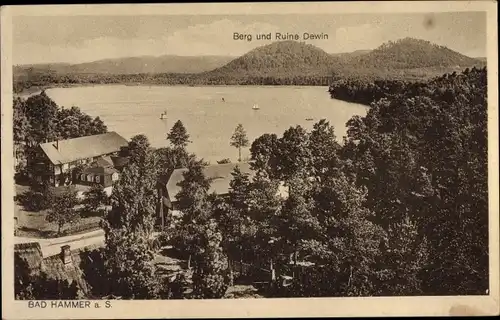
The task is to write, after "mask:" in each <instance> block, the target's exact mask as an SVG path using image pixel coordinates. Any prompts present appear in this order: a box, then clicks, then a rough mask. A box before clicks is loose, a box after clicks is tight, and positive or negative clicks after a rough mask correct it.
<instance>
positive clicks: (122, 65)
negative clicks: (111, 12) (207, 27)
mask: <svg viewBox="0 0 500 320" xmlns="http://www.w3.org/2000/svg"><path fill="white" fill-rule="evenodd" d="M233 59H234V57H231V56H200V57H190V56H175V55H164V56H159V57H155V56H141V57H129V58H117V59H103V60H98V61H93V62H86V63H79V64H68V63H53V64H35V65H20V66H15V67H14V72H15V73H16V71H17V73H18V74H19V73H24V74H26V73H27V72H29V70H30V68H31V70H32V72H38V73H40V72H55V73H58V74H92V73H97V74H109V75H112V74H139V73H152V74H155V73H201V72H205V71H210V70H213V69H215V68H218V67H220V66H223V65H224V64H226V63H228V62H229V61H231V60H233Z"/></svg>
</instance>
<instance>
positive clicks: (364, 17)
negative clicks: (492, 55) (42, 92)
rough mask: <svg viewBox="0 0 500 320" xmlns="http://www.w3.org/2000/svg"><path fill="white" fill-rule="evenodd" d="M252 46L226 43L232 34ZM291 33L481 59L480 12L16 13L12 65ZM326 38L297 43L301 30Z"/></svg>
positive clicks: (197, 48) (359, 46) (219, 48)
mask: <svg viewBox="0 0 500 320" xmlns="http://www.w3.org/2000/svg"><path fill="white" fill-rule="evenodd" d="M235 32H237V33H240V34H252V35H253V37H252V41H246V40H234V33H235ZM276 32H280V33H291V34H298V35H299V36H300V41H304V42H306V43H311V44H314V45H316V46H318V47H320V48H322V49H323V50H325V51H326V52H328V53H341V52H352V51H355V50H370V49H375V48H377V47H378V46H380V45H381V44H382V43H385V42H387V41H389V40H392V41H394V40H397V39H402V38H405V37H413V38H419V39H424V40H428V41H431V42H433V43H436V44H439V45H444V46H446V47H448V48H450V49H452V50H455V51H458V52H460V53H462V54H465V55H467V56H470V57H484V56H486V14H485V13H484V12H451V13H436V14H434V13H428V14H424V13H415V14H387V13H384V14H333V15H332V14H323V15H321V14H315V15H311V14H307V15H306V14H282V15H277V14H272V15H261V14H259V15H217V16H215V15H170V16H168V15H161V16H151V15H148V16H37V17H33V16H29V17H28V16H16V17H13V59H14V61H13V62H14V64H35V63H58V62H64V63H83V62H90V61H96V60H101V59H112V58H121V57H134V56H160V55H167V54H169V55H180V56H200V55H223V56H240V55H242V54H244V53H246V52H248V51H249V50H251V49H253V48H255V47H258V46H261V45H265V44H268V43H271V42H274V41H275V39H272V40H256V39H255V34H261V33H264V34H268V33H272V36H273V38H274V37H275V33H276ZM306 32H307V33H315V34H327V35H328V39H319V40H304V39H303V38H302V37H303V34H304V33H306Z"/></svg>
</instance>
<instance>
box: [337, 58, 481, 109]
mask: <svg viewBox="0 0 500 320" xmlns="http://www.w3.org/2000/svg"><path fill="white" fill-rule="evenodd" d="M478 70H479V69H476V67H472V69H469V68H467V69H465V71H464V72H463V73H458V74H457V72H453V73H450V74H445V75H442V76H439V77H435V78H433V79H431V80H429V81H428V82H425V83H423V82H415V81H404V80H397V79H391V80H371V79H369V78H364V79H360V78H358V79H344V80H335V81H333V83H331V84H330V86H329V92H330V95H331V97H332V98H335V99H339V100H344V101H349V102H356V103H361V104H365V105H370V104H371V103H372V102H374V101H377V100H379V99H381V98H386V97H393V96H397V95H400V94H404V93H405V94H408V95H420V94H425V95H431V96H438V95H441V96H443V97H446V99H447V100H446V101H451V100H452V96H454V95H455V94H456V93H457V89H456V88H454V87H451V86H450V85H449V84H448V81H449V79H455V81H458V82H465V81H467V80H468V74H469V73H472V74H475V73H476V72H478Z"/></svg>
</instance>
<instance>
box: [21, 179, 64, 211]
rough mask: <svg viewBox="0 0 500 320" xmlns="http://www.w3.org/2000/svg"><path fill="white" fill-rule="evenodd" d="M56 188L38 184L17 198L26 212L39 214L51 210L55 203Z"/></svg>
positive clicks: (46, 184) (47, 184)
mask: <svg viewBox="0 0 500 320" xmlns="http://www.w3.org/2000/svg"><path fill="white" fill-rule="evenodd" d="M54 198H55V188H54V187H53V186H51V185H50V184H49V183H44V184H36V185H34V186H33V188H32V189H31V190H29V191H26V192H24V193H23V194H20V195H17V196H16V201H18V202H19V203H20V204H21V205H22V206H23V207H24V208H25V209H26V210H28V211H34V212H38V211H41V210H46V209H49V208H51V206H52V204H53V203H54Z"/></svg>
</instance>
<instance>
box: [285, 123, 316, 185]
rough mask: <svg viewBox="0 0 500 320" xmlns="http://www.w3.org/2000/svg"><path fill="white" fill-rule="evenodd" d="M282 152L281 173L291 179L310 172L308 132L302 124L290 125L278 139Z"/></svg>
mask: <svg viewBox="0 0 500 320" xmlns="http://www.w3.org/2000/svg"><path fill="white" fill-rule="evenodd" d="M278 145H279V147H278V150H279V152H280V157H279V159H280V160H279V161H280V166H279V175H280V177H281V179H283V180H285V181H286V180H289V179H292V178H293V177H295V176H297V175H304V174H306V175H307V173H308V168H309V167H310V163H311V154H310V150H309V147H308V146H309V138H308V133H307V132H306V130H305V129H304V128H302V127H301V126H295V127H290V128H289V129H287V130H286V131H285V132H284V133H283V136H282V137H281V138H280V139H279V140H278Z"/></svg>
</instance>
